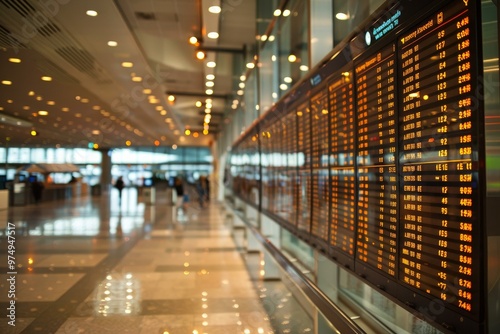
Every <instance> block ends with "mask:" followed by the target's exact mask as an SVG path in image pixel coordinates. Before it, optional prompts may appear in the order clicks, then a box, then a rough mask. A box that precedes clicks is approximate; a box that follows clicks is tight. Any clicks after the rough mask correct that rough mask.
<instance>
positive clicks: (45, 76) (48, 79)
mask: <svg viewBox="0 0 500 334" xmlns="http://www.w3.org/2000/svg"><path fill="white" fill-rule="evenodd" d="M42 80H43V81H52V77H49V76H48V75H44V76H43V77H42Z"/></svg>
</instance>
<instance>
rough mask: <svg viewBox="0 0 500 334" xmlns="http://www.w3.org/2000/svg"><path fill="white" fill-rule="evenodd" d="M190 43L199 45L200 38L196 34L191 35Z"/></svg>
mask: <svg viewBox="0 0 500 334" xmlns="http://www.w3.org/2000/svg"><path fill="white" fill-rule="evenodd" d="M189 44H192V45H198V44H199V43H198V38H196V37H194V36H191V37H189Z"/></svg>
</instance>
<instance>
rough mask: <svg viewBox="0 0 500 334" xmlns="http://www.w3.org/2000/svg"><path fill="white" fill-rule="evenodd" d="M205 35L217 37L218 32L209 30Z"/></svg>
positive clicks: (211, 37) (212, 37)
mask: <svg viewBox="0 0 500 334" xmlns="http://www.w3.org/2000/svg"><path fill="white" fill-rule="evenodd" d="M207 37H208V38H210V39H217V38H219V33H218V32H217V31H211V32H209V33H208V34H207Z"/></svg>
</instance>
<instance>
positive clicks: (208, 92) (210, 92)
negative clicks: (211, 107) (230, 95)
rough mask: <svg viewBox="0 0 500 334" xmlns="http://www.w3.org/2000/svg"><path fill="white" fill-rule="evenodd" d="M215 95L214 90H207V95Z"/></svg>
mask: <svg viewBox="0 0 500 334" xmlns="http://www.w3.org/2000/svg"><path fill="white" fill-rule="evenodd" d="M213 93H214V91H213V90H212V89H207V90H206V91H205V94H207V95H212V94H213Z"/></svg>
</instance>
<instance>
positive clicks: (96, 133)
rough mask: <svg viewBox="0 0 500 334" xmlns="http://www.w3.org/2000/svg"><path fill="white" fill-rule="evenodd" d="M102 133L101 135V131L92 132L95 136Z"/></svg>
mask: <svg viewBox="0 0 500 334" xmlns="http://www.w3.org/2000/svg"><path fill="white" fill-rule="evenodd" d="M100 133H101V131H99V130H92V134H93V135H98V134H100Z"/></svg>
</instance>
